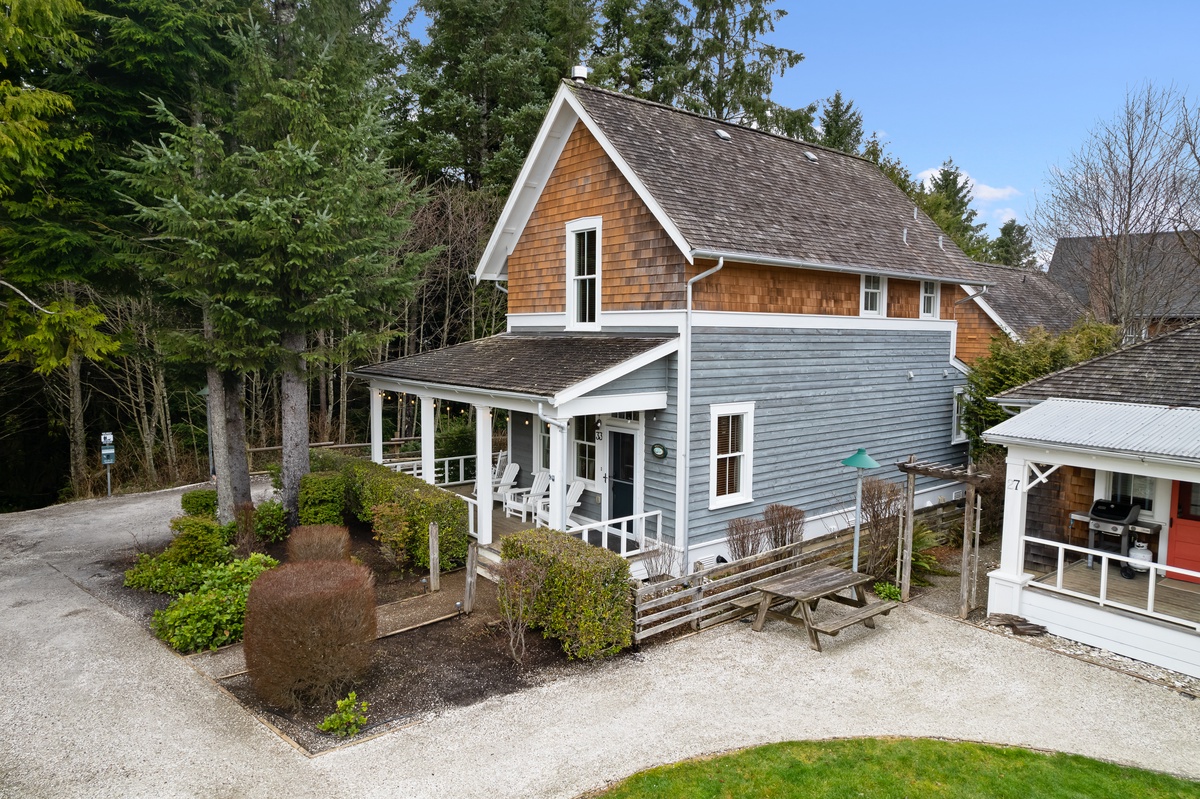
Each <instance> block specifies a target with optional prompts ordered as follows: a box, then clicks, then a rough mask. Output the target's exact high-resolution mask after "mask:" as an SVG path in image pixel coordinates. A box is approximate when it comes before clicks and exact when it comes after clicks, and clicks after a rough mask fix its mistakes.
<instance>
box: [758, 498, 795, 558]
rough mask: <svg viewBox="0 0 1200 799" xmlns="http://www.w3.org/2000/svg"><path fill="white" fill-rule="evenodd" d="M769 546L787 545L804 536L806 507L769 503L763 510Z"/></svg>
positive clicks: (769, 547)
mask: <svg viewBox="0 0 1200 799" xmlns="http://www.w3.org/2000/svg"><path fill="white" fill-rule="evenodd" d="M763 526H764V528H765V535H766V538H767V548H768V549H775V548H776V547H785V546H787V545H788V544H794V543H796V542H797V541H801V540H803V538H804V509H803V508H794V507H792V506H791V505H778V504H776V505H768V506H767V507H766V509H765V510H763Z"/></svg>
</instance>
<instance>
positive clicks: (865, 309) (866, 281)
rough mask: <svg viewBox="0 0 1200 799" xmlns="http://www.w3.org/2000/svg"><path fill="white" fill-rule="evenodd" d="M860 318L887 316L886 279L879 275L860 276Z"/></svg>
mask: <svg viewBox="0 0 1200 799" xmlns="http://www.w3.org/2000/svg"><path fill="white" fill-rule="evenodd" d="M859 308H860V309H861V310H860V315H861V316H887V313H886V311H887V278H886V277H880V276H879V275H863V276H862V296H861V298H860V300H859Z"/></svg>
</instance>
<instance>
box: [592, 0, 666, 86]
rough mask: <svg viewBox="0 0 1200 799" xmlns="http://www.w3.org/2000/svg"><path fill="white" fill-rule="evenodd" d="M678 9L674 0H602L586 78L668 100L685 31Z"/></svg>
mask: <svg viewBox="0 0 1200 799" xmlns="http://www.w3.org/2000/svg"><path fill="white" fill-rule="evenodd" d="M683 13H684V7H683V5H682V3H680V2H679V0H604V2H603V3H602V4H601V6H600V16H601V18H602V19H603V22H602V23H601V24H600V27H599V30H598V31H597V35H596V40H595V44H594V45H593V48H592V60H591V65H592V75H591V77H590V78H589V79H590V80H591V81H593V82H595V83H596V84H597V85H599V86H604V87H607V88H610V89H614V90H616V91H619V92H622V93H624V94H629V95H632V96H634V97H641V98H644V99H647V100H653V101H654V102H657V103H665V104H671V103H673V102H674V101H675V98H676V95H677V94H678V91H679V80H680V77H681V75H680V69H679V60H680V58H681V56H682V54H681V53H680V47H681V42H682V41H683V39H684V38H685V37H686V35H687V31H686V29H685V28H684V23H683Z"/></svg>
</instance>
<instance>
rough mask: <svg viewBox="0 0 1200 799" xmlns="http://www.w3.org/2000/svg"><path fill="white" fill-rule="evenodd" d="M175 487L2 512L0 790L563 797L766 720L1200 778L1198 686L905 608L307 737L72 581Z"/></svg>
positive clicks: (146, 525) (156, 535)
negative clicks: (245, 707) (346, 733)
mask: <svg viewBox="0 0 1200 799" xmlns="http://www.w3.org/2000/svg"><path fill="white" fill-rule="evenodd" d="M178 496H179V491H177V490H176V491H172V492H162V493H159V494H151V495H141V496H133V497H118V498H113V499H111V500H98V501H90V502H81V503H74V504H71V505H65V506H58V507H55V508H48V509H43V510H40V511H31V512H27V513H22V514H11V515H6V516H0V555H2V556H3V560H2V561H0V608H3V613H2V614H0V667H2V669H3V674H4V679H3V681H2V682H0V730H2V732H0V796H4V797H10V796H11V797H18V796H20V797H68V796H80V797H83V796H87V797H127V796H153V797H167V796H188V797H191V796H196V797H201V796H202V797H243V796H245V797H250V796H255V797H257V796H287V797H308V796H313V797H318V796H320V797H342V796H345V797H363V796H406V797H424V796H429V797H446V796H454V797H497V796H499V797H504V796H513V797H570V796H575V795H577V794H579V793H580V792H582V791H585V790H588V789H592V788H597V787H600V786H603V785H604V784H606V783H607V782H610V781H612V780H616V779H619V778H621V777H623V776H626V775H628V774H630V773H632V772H634V771H637V770H640V769H643V768H646V767H648V766H652V765H656V764H660V763H666V762H672V761H676V760H679V759H681V758H686V757H690V756H695V755H701V754H706V753H711V752H717V751H723V750H727V749H731V748H736V747H742V746H749V745H754V744H759V743H766V742H770V741H781V740H790V739H811V738H829V737H843V736H865V735H898V736H936V737H945V738H958V739H968V740H977V741H986V742H991V743H1002V744H1019V745H1024V746H1031V747H1035V748H1044V749H1055V750H1061V751H1066V752H1074V753H1078V754H1083V755H1089V756H1091V757H1098V758H1102V759H1106V760H1113V761H1116V762H1119V763H1124V764H1129V765H1137V766H1141V767H1144V768H1150V769H1156V770H1160V771H1167V772H1171V773H1174V774H1179V775H1183V776H1186V777H1190V778H1192V779H1200V736H1198V735H1197V734H1196V731H1197V730H1200V702H1197V701H1195V700H1192V699H1190V698H1188V697H1186V696H1184V695H1181V694H1180V693H1177V692H1175V691H1172V690H1169V689H1167V688H1164V687H1161V686H1157V685H1152V684H1149V683H1146V682H1144V681H1142V680H1138V679H1134V678H1132V677H1129V676H1127V675H1123V674H1121V673H1119V672H1115V671H1112V670H1109V669H1104V668H1101V667H1098V666H1095V665H1093V664H1090V663H1085V662H1081V661H1079V660H1076V659H1074V658H1070V657H1065V656H1063V655H1061V654H1058V653H1055V652H1052V651H1048V650H1046V649H1043V648H1039V647H1036V646H1030V645H1029V644H1028V643H1027V642H1025V641H1021V640H1016V639H1013V638H1010V637H1007V636H1004V635H1000V634H997V633H994V632H989V631H987V630H982V629H979V628H976V627H973V626H970V625H965V624H961V623H958V622H955V621H952V620H949V619H946V618H943V617H941V616H938V615H936V614H933V613H930V612H927V611H925V610H922V609H919V608H916V607H911V606H910V607H903V608H899V609H897V610H896V611H894V612H893V613H892V614H891V615H890V616H888V617H886V618H883V619H881V620H880V622H879V627H878V629H876V630H874V631H869V630H867V629H865V628H863V627H861V626H858V627H854V628H850V629H848V630H845V631H844V632H843V633H842V634H841V635H840V636H838V637H837V638H836V639H833V640H832V641H830V642H829V646H827V647H826V651H825V652H823V653H818V652H813V651H812V650H810V649H809V648H808V647H807V645H806V642H805V640H804V635H803V633H802V632H801V631H799V630H796V629H794V628H791V627H788V626H787V625H784V624H782V623H778V622H772V623H769V624H768V625H767V628H766V629H765V630H764V632H762V633H754V632H752V631H751V630H750V627H749V625H748V624H731V625H726V626H724V627H721V628H717V629H716V630H712V631H708V632H706V633H704V634H701V635H696V636H692V637H689V638H684V639H681V640H678V641H675V642H673V643H670V644H666V645H662V646H657V647H651V648H648V649H646V650H645V651H643V653H642V654H640V655H636V656H626V657H622V658H619V659H616V660H613V661H609V662H606V663H602V664H599V665H597V666H595V667H594V668H589V669H584V670H582V671H579V672H573V673H571V674H570V675H565V676H562V677H560V678H559V679H548V680H546V681H545V682H544V683H543V684H541V685H540V686H538V687H536V688H532V689H529V690H526V691H522V692H520V693H517V694H512V695H509V696H505V697H501V698H497V699H493V700H489V701H486V702H483V703H480V704H478V705H475V706H472V707H467V708H460V709H455V710H451V711H448V712H443V713H441V714H438V715H436V716H433V717H429V718H426V719H424V720H423V722H422V723H420V724H417V725H415V726H412V727H408V728H406V729H401V730H397V731H395V732H391V733H388V734H387V735H384V736H381V737H379V738H375V739H373V740H369V741H365V742H363V743H360V744H357V745H354V746H350V747H347V748H345V749H341V750H337V751H333V752H330V753H327V754H324V755H322V756H320V757H316V758H307V757H305V756H303V755H301V754H300V753H299V752H297V751H295V750H294V749H292V748H291V747H290V746H289V745H287V744H286V743H284V742H283V741H282V740H281V739H279V738H278V737H277V736H275V735H274V734H273V733H271V732H270V731H269V730H268V729H266V728H265V727H263V726H262V725H260V724H259V723H257V722H256V721H254V720H253V719H252V718H251V717H250V716H249V714H247V713H245V712H244V711H242V709H241V708H240V707H239V706H238V704H237V703H236V702H235V701H234V700H233V699H231V698H230V697H228V696H226V695H225V694H223V693H222V692H221V691H219V690H218V689H217V688H216V687H215V686H214V685H213V683H212V682H211V681H209V680H208V679H207V678H206V677H204V676H203V675H202V674H200V673H199V672H198V671H196V670H195V669H193V668H192V667H191V666H189V665H188V663H187V661H185V660H184V659H182V658H179V657H178V656H176V655H174V654H173V653H171V652H170V651H169V650H168V649H166V648H165V647H164V646H162V645H161V644H159V643H157V642H156V641H154V640H153V639H151V638H149V637H148V636H147V635H146V633H144V632H143V631H142V629H141V628H140V627H138V625H137V624H136V623H135V622H133V621H131V620H130V619H128V618H126V617H124V616H122V615H121V614H120V613H118V612H117V611H116V610H114V609H113V608H111V607H109V606H108V605H106V604H104V603H103V602H101V601H100V600H98V599H97V598H96V597H95V596H94V595H93V594H92V593H89V592H88V591H87V590H84V588H85V587H87V586H89V584H90V583H92V582H95V581H103V580H105V579H108V578H110V577H111V573H110V572H109V573H107V576H106V567H105V565H104V564H105V563H107V562H108V561H110V560H111V559H112V556H113V553H114V550H120V549H122V548H126V549H129V548H131V547H132V545H133V542H132V539H131V534H132V535H136V536H138V538H139V539H140V541H141V543H142V544H143V545H145V544H149V543H151V542H152V541H153V540H162V539H165V538H166V535H167V531H166V524H165V522H166V519H168V518H169V517H170V516H172V515H174V514H175V513H177V512H178V507H179V505H178Z"/></svg>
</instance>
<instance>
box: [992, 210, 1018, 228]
mask: <svg viewBox="0 0 1200 799" xmlns="http://www.w3.org/2000/svg"><path fill="white" fill-rule="evenodd" d="M992 218H993V219H995V220H996V221H997V222H999V223H1000V224H1002V225H1003V224H1004V223H1005V222H1007V221H1008V220H1010V219H1016V218H1017V212H1016V210H1014V209H1012V208H997V209H995V210H994V211H992Z"/></svg>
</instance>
